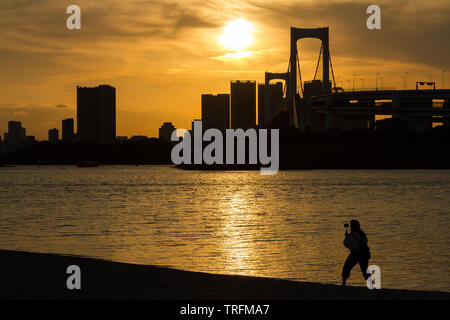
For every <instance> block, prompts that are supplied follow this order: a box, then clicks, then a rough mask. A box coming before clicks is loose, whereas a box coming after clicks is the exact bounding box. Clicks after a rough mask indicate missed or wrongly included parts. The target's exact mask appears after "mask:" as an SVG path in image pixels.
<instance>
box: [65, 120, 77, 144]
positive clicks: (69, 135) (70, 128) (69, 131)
mask: <svg viewBox="0 0 450 320" xmlns="http://www.w3.org/2000/svg"><path fill="white" fill-rule="evenodd" d="M73 123H74V122H73V119H72V118H69V119H64V120H63V121H62V141H64V142H73V139H74V137H75V135H74V124H73Z"/></svg>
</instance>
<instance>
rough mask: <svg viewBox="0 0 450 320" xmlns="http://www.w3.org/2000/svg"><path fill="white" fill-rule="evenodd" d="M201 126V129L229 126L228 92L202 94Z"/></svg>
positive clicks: (226, 127) (225, 127)
mask: <svg viewBox="0 0 450 320" xmlns="http://www.w3.org/2000/svg"><path fill="white" fill-rule="evenodd" d="M202 127H203V130H207V129H210V128H216V129H219V130H225V129H229V128H230V95H229V94H218V95H212V94H202Z"/></svg>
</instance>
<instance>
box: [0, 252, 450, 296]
mask: <svg viewBox="0 0 450 320" xmlns="http://www.w3.org/2000/svg"><path fill="white" fill-rule="evenodd" d="M0 261H2V263H1V264H0V273H1V274H2V279H3V280H2V285H1V286H0V299H3V300H5V299H6V300H17V299H44V300H45V299H149V300H189V299H193V300H194V299H197V300H233V299H234V300H239V299H264V300H316V299H317V300H319V299H326V300H351V299H363V300H373V299H379V300H391V299H392V300H405V299H413V300H429V299H444V300H450V292H439V291H412V290H396V289H381V290H369V289H367V288H365V287H345V288H344V287H340V286H337V285H331V284H320V283H311V282H297V281H289V280H279V279H271V278H261V277H248V276H234V275H217V274H208V273H200V272H190V271H182V270H175V269H171V268H165V267H158V266H147V265H135V264H127V263H119V262H113V261H106V260H100V259H92V258H83V257H77V256H67V255H54V254H42V253H30V252H22V251H9V250H0ZM69 265H78V266H79V267H80V269H81V290H68V289H67V288H66V280H67V278H68V277H69V275H68V274H67V273H66V269H67V267H68V266H69Z"/></svg>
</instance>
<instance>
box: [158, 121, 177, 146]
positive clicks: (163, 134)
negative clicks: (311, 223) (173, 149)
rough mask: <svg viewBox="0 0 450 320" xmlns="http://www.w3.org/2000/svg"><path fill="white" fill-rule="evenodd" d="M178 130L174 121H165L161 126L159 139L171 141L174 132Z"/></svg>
mask: <svg viewBox="0 0 450 320" xmlns="http://www.w3.org/2000/svg"><path fill="white" fill-rule="evenodd" d="M174 130H176V129H175V127H174V125H173V124H172V122H164V123H163V125H162V126H161V128H159V139H161V140H163V141H167V142H169V141H171V137H172V132H173V131H174Z"/></svg>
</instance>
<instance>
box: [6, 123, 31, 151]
mask: <svg viewBox="0 0 450 320" xmlns="http://www.w3.org/2000/svg"><path fill="white" fill-rule="evenodd" d="M25 139H26V130H25V128H23V127H22V123H21V122H20V121H9V122H8V134H5V143H6V145H7V146H8V147H9V148H18V147H21V146H23V145H24V144H25Z"/></svg>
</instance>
